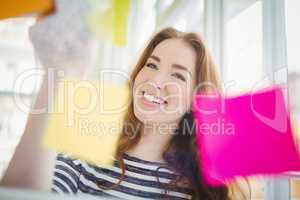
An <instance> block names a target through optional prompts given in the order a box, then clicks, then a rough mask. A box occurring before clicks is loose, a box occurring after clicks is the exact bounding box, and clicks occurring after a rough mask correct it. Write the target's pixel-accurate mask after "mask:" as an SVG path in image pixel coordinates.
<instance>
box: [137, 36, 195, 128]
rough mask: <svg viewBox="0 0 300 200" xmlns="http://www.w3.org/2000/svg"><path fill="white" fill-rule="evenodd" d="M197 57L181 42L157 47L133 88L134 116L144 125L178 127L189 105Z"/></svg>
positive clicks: (173, 41) (167, 42) (174, 41)
mask: <svg viewBox="0 0 300 200" xmlns="http://www.w3.org/2000/svg"><path fill="white" fill-rule="evenodd" d="M195 65H196V53H195V51H194V50H193V48H192V47H191V46H190V45H189V44H187V43H186V42H184V41H183V40H180V39H167V40H164V41H162V42H161V43H160V44H158V45H157V46H156V47H155V49H154V50H153V52H152V54H151V56H150V57H149V58H148V59H147V61H146V63H145V65H144V66H143V68H142V69H141V70H140V72H139V73H138V75H137V76H136V78H135V80H134V84H133V95H134V97H133V102H134V113H135V115H136V117H137V118H138V119H139V120H140V121H142V122H143V123H144V124H145V123H149V122H150V123H153V122H154V123H159V124H161V123H163V122H165V123H168V124H169V123H172V122H174V124H177V123H178V122H179V120H180V118H181V117H182V116H183V114H184V113H185V112H186V111H188V110H189V109H190V107H191V103H192V93H193V88H194V85H195V83H194V82H195Z"/></svg>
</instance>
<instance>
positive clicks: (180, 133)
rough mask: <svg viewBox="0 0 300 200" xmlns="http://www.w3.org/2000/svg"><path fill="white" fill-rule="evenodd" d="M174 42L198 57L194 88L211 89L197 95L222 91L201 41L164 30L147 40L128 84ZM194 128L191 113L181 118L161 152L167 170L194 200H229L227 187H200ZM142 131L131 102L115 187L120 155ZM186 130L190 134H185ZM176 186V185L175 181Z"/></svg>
mask: <svg viewBox="0 0 300 200" xmlns="http://www.w3.org/2000/svg"><path fill="white" fill-rule="evenodd" d="M173 38H176V39H181V40H183V41H184V42H186V43H188V44H189V45H190V46H191V47H192V48H193V49H194V50H195V52H196V54H197V60H196V80H195V82H196V85H198V84H199V83H210V85H203V87H201V88H198V90H199V91H200V92H201V91H208V90H210V89H211V85H213V86H214V87H215V88H217V89H218V90H220V91H221V86H220V81H219V77H218V73H217V70H216V66H215V64H214V62H213V60H212V58H211V55H210V53H209V51H208V49H207V48H206V45H205V44H204V41H203V39H202V38H201V37H200V36H199V35H198V34H196V33H185V32H180V31H178V30H176V29H174V28H165V29H163V30H161V31H159V32H158V33H156V34H155V35H154V36H153V37H152V38H151V39H150V41H149V42H148V45H147V46H146V48H145V49H144V51H143V52H142V54H141V56H140V58H139V60H138V62H137V64H136V66H135V67H134V69H133V71H132V73H131V76H130V81H131V82H133V81H134V80H135V78H136V76H137V74H138V73H139V71H140V70H141V69H142V68H143V67H144V65H145V63H146V61H147V59H148V57H149V56H150V55H151V54H152V52H153V50H154V48H155V47H156V46H157V45H158V44H159V43H160V42H162V41H164V40H167V39H173ZM194 124H195V122H194V119H193V113H192V112H191V111H188V112H187V113H185V114H184V116H183V117H182V118H181V121H180V123H179V125H178V129H177V130H176V132H177V133H176V134H174V136H173V137H172V139H171V141H170V143H169V145H168V146H167V147H166V150H165V152H163V157H164V159H165V161H166V162H167V165H168V167H170V168H171V169H173V170H174V171H176V172H178V173H179V174H181V177H182V180H187V181H188V183H189V187H190V188H192V189H193V199H205V200H229V199H230V197H229V196H230V190H229V188H228V187H227V186H221V187H209V186H207V185H205V184H204V183H203V180H202V174H201V166H199V165H200V164H199V163H201V162H199V155H198V152H197V150H196V141H195V135H196V134H195V129H194V128H192V129H190V128H191V127H194ZM128 125H129V126H128ZM142 128H143V124H142V122H141V121H140V120H138V119H137V117H136V116H135V114H134V111H133V101H131V102H130V105H129V107H128V112H127V113H126V115H125V119H124V126H123V130H122V134H121V136H120V139H119V142H118V147H117V151H116V158H117V161H118V163H119V165H120V167H121V169H122V175H121V177H120V180H119V182H118V184H117V185H119V184H120V182H121V181H122V180H123V179H124V175H125V164H124V161H123V155H124V153H125V152H126V151H128V150H129V149H131V148H132V147H134V146H135V145H136V144H138V142H139V141H140V139H141V130H142ZM187 128H188V129H189V130H186V129H187ZM187 131H189V133H188V134H185V133H187ZM176 182H178V180H177V181H176ZM179 182H180V181H179ZM171 184H172V183H170V185H171Z"/></svg>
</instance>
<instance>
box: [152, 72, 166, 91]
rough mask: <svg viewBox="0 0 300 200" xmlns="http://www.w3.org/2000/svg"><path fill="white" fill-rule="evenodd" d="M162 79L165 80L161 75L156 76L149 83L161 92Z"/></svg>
mask: <svg viewBox="0 0 300 200" xmlns="http://www.w3.org/2000/svg"><path fill="white" fill-rule="evenodd" d="M164 79H165V78H164V76H163V74H162V73H160V74H157V75H156V76H155V77H153V78H152V80H151V81H152V83H153V85H154V86H155V87H156V88H157V89H158V90H162V88H163V82H164Z"/></svg>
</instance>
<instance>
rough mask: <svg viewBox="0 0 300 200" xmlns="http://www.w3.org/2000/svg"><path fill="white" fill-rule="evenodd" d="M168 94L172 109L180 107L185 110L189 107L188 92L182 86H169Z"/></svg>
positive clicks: (187, 89)
mask: <svg viewBox="0 0 300 200" xmlns="http://www.w3.org/2000/svg"><path fill="white" fill-rule="evenodd" d="M168 93H169V95H170V97H171V98H170V101H171V104H172V107H177V106H180V107H181V108H186V107H188V106H189V105H190V102H191V98H190V96H191V95H190V93H191V92H190V90H189V88H186V87H185V86H184V85H182V86H173V85H172V86H169V88H168Z"/></svg>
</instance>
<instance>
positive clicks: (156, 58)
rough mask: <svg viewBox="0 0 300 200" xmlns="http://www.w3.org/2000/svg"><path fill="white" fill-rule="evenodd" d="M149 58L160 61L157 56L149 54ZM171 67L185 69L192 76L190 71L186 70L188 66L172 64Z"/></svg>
mask: <svg viewBox="0 0 300 200" xmlns="http://www.w3.org/2000/svg"><path fill="white" fill-rule="evenodd" d="M149 58H152V59H153V60H156V61H157V62H160V58H159V57H157V56H154V55H151V56H149ZM172 67H173V68H176V69H180V70H184V71H187V72H188V73H189V74H190V76H192V73H191V71H190V70H188V68H186V67H185V66H183V65H179V64H173V65H172Z"/></svg>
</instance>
